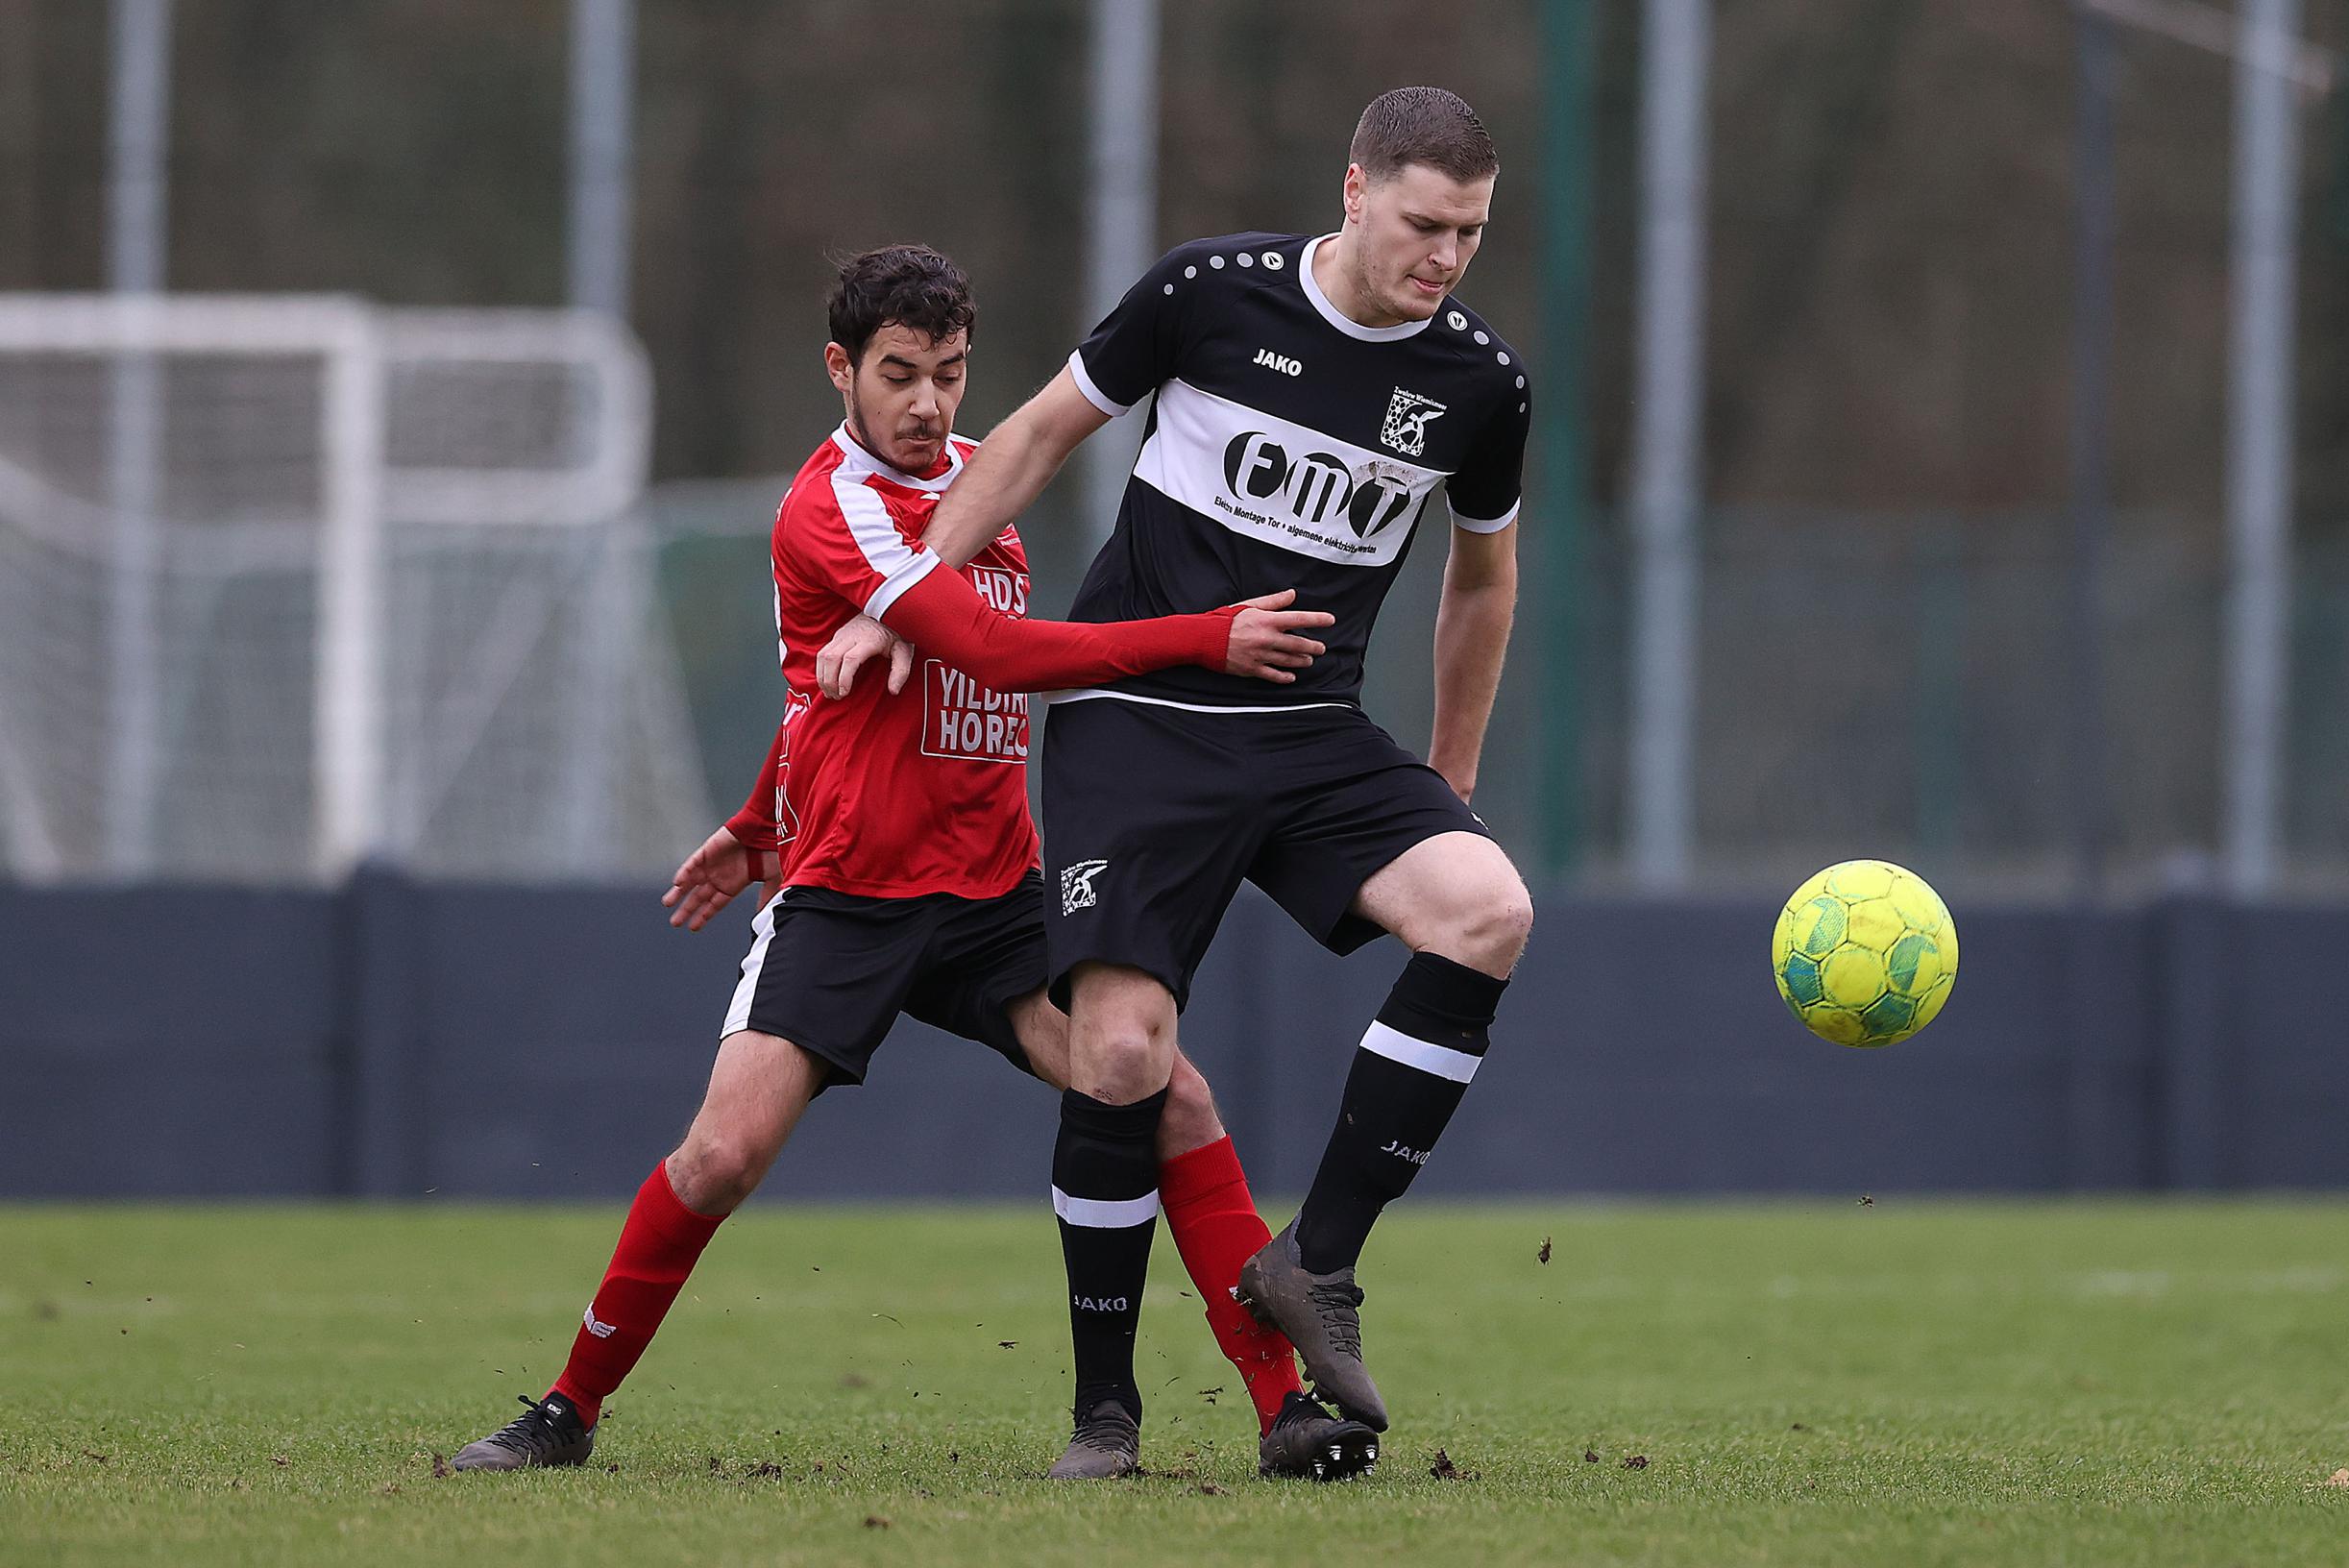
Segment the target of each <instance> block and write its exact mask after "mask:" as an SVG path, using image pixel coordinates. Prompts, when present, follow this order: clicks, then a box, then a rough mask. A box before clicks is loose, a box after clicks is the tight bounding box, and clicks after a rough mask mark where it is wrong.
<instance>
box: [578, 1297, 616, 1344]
mask: <svg viewBox="0 0 2349 1568" xmlns="http://www.w3.org/2000/svg"><path fill="white" fill-rule="evenodd" d="M579 1321H580V1322H582V1323H584V1324H586V1325H587V1332H588V1333H590V1334H592V1335H595V1336H596V1337H597V1338H599V1339H609V1338H610V1337H611V1336H612V1334H613V1332H614V1331H615V1330H617V1329H618V1328H619V1327H620V1325H619V1324H617V1323H605V1322H602V1321H600V1320H599V1319H598V1318H597V1316H596V1304H595V1303H594V1302H592V1301H591V1302H589V1303H588V1304H587V1311H583V1312H581V1313H580V1314H579Z"/></svg>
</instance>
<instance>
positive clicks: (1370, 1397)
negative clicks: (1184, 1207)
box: [1239, 1219, 1386, 1432]
mask: <svg viewBox="0 0 2349 1568" xmlns="http://www.w3.org/2000/svg"><path fill="white" fill-rule="evenodd" d="M1239 1299H1240V1301H1241V1302H1242V1303H1243V1304H1244V1305H1245V1306H1246V1307H1247V1309H1248V1310H1249V1311H1252V1312H1254V1313H1255V1314H1256V1315H1257V1318H1258V1319H1259V1321H1260V1322H1264V1323H1269V1324H1271V1325H1272V1326H1273V1327H1274V1328H1276V1329H1279V1330H1280V1331H1281V1332H1282V1333H1283V1334H1285V1335H1288V1342H1289V1343H1290V1344H1292V1345H1295V1346H1296V1347H1297V1355H1298V1357H1299V1358H1300V1359H1301V1360H1303V1361H1304V1362H1305V1373H1306V1376H1307V1377H1309V1378H1311V1379H1312V1380H1313V1391H1314V1392H1315V1393H1317V1394H1319V1395H1320V1396H1321V1397H1322V1398H1323V1399H1326V1400H1328V1401H1329V1402H1330V1403H1331V1404H1333V1405H1334V1406H1336V1407H1337V1408H1338V1409H1341V1410H1343V1411H1344V1412H1345V1413H1346V1414H1348V1415H1350V1416H1352V1417H1353V1418H1354V1419H1355V1420H1357V1421H1359V1422H1361V1423H1362V1424H1363V1425H1364V1426H1366V1427H1368V1428H1370V1429H1371V1430H1372V1431H1373V1432H1384V1431H1385V1430H1386V1401H1384V1400H1383V1399H1381V1398H1380V1397H1379V1385H1378V1384H1375V1383H1373V1382H1371V1381H1370V1369H1369V1368H1368V1367H1366V1366H1364V1365H1363V1364H1362V1319H1361V1314H1360V1311H1359V1309H1360V1307H1361V1305H1362V1292H1361V1290H1360V1288H1359V1287H1358V1286H1356V1285H1355V1283H1354V1269H1353V1268H1352V1266H1351V1265H1349V1266H1348V1267H1345V1268H1340V1269H1335V1270H1333V1271H1332V1272H1330V1273H1328V1274H1309V1273H1307V1272H1306V1271H1305V1265H1304V1264H1303V1263H1301V1262H1298V1261H1297V1222H1296V1221H1295V1220H1293V1219H1292V1220H1290V1221H1289V1222H1288V1224H1287V1226H1286V1227H1285V1229H1284V1230H1283V1231H1282V1232H1281V1234H1280V1235H1279V1236H1276V1237H1273V1238H1272V1239H1271V1240H1270V1241H1267V1242H1265V1243H1264V1246H1263V1250H1261V1251H1260V1252H1259V1253H1258V1254H1257V1255H1256V1256H1255V1257H1253V1258H1251V1259H1249V1260H1248V1261H1247V1262H1244V1263H1242V1264H1241V1265H1240V1269H1239Z"/></svg>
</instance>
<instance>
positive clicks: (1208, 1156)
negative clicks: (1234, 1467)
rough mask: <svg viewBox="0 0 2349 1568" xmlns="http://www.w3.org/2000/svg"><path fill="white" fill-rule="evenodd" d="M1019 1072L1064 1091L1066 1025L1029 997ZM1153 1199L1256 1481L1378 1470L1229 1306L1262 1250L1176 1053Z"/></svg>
mask: <svg viewBox="0 0 2349 1568" xmlns="http://www.w3.org/2000/svg"><path fill="white" fill-rule="evenodd" d="M1008 1011H1009V1013H1010V1015H1011V1018H1012V1023H1013V1027H1014V1028H1015V1030H1016V1031H1017V1033H1018V1036H1019V1042H1020V1047H1021V1048H1022V1049H1023V1050H1024V1051H1026V1052H1027V1056H1028V1066H1030V1067H1032V1068H1033V1069H1034V1070H1035V1072H1036V1074H1037V1076H1038V1077H1040V1078H1041V1079H1043V1080H1044V1082H1046V1083H1048V1084H1051V1085H1052V1086H1053V1087H1054V1088H1056V1089H1063V1090H1064V1089H1066V1088H1067V1087H1068V1017H1067V1015H1066V1014H1064V1013H1063V1012H1062V1011H1061V1010H1060V1009H1059V1008H1057V1007H1054V1006H1053V1005H1052V1003H1051V1002H1050V1000H1049V999H1048V998H1047V997H1046V996H1045V995H1044V993H1043V992H1040V991H1039V992H1032V993H1031V994H1029V995H1027V996H1023V997H1020V998H1019V999H1018V1000H1016V1001H1015V1002H1014V1003H1013V1004H1012V1005H1011V1007H1010V1009H1009V1010H1008ZM1158 1154H1159V1199H1160V1203H1161V1206H1162V1208H1163V1210H1164V1212H1165V1214H1166V1233H1167V1235H1169V1236H1170V1237H1173V1238H1174V1243H1175V1247H1176V1250H1177V1251H1179V1252H1180V1253H1181V1254H1182V1255H1183V1265H1184V1267H1185V1268H1186V1269H1187V1270H1188V1271H1189V1273H1190V1277H1191V1283H1192V1284H1193V1285H1195V1286H1198V1288H1199V1298H1200V1301H1201V1302H1202V1303H1203V1304H1204V1305H1205V1307H1206V1309H1207V1321H1208V1327H1209V1329H1210V1331H1211V1332H1212V1333H1213V1335H1215V1343H1216V1345H1217V1347H1218V1348H1220V1349H1221V1350H1222V1351H1223V1353H1224V1355H1225V1357H1226V1358H1227V1359H1229V1360H1231V1362H1232V1365H1233V1367H1234V1369H1235V1370H1236V1371H1237V1372H1238V1373H1239V1376H1240V1384H1241V1386H1242V1387H1243V1388H1245V1389H1246V1391H1247V1394H1248V1400H1249V1403H1250V1404H1251V1405H1253V1406H1254V1407H1255V1408H1256V1412H1257V1440H1258V1467H1259V1469H1260V1470H1261V1471H1262V1473H1263V1474H1265V1475H1268V1476H1303V1477H1310V1478H1312V1479H1314V1480H1319V1481H1338V1480H1343V1479H1345V1478H1347V1477H1350V1476H1357V1475H1360V1474H1363V1473H1365V1472H1366V1471H1368V1470H1370V1469H1371V1468H1372V1467H1373V1466H1375V1465H1376V1464H1377V1463H1378V1459H1379V1439H1378V1434H1377V1433H1374V1432H1372V1431H1371V1430H1370V1429H1369V1428H1368V1427H1365V1426H1363V1425H1361V1424H1360V1423H1359V1422H1356V1421H1345V1420H1339V1419H1337V1418H1335V1417H1334V1416H1332V1415H1331V1414H1330V1412H1329V1411H1328V1410H1326V1409H1323V1408H1322V1407H1321V1406H1320V1405H1319V1404H1318V1403H1316V1402H1315V1401H1313V1400H1312V1399H1310V1398H1309V1397H1308V1396H1307V1394H1306V1393H1305V1389H1304V1385H1303V1384H1301V1383H1300V1382H1299V1381H1298V1377H1297V1362H1296V1352H1295V1350H1294V1349H1293V1348H1292V1347H1291V1346H1290V1344H1289V1342H1288V1339H1287V1336H1286V1335H1283V1334H1282V1333H1281V1332H1280V1331H1279V1330H1278V1329H1274V1328H1271V1327H1269V1326H1268V1325H1265V1324H1262V1323H1260V1322H1258V1321H1257V1319H1256V1317H1255V1315H1254V1314H1253V1313H1251V1312H1250V1311H1248V1310H1247V1309H1246V1308H1245V1307H1243V1306H1241V1305H1240V1304H1239V1301H1238V1299H1237V1292H1236V1286H1237V1285H1238V1283H1239V1270H1240V1265H1241V1264H1243V1263H1245V1262H1247V1261H1248V1259H1249V1258H1250V1257H1252V1256H1253V1255H1254V1254H1255V1253H1256V1252H1258V1251H1259V1250H1260V1249H1261V1248H1262V1247H1263V1245H1264V1243H1265V1242H1267V1241H1269V1240H1270V1239H1271V1238H1272V1233H1271V1232H1270V1231H1268V1230H1266V1229H1265V1226H1264V1221H1263V1218H1262V1216H1260V1214H1259V1213H1257V1208H1256V1199H1255V1197H1254V1196H1253V1195H1252V1194H1251V1193H1250V1192H1249V1190H1248V1178H1247V1176H1246V1174H1245V1173H1244V1172H1243V1171H1242V1170H1241V1169H1240V1164H1239V1156H1238V1154H1237V1153H1236V1151H1235V1150H1234V1148H1233V1146H1232V1139H1231V1136H1230V1135H1229V1134H1228V1133H1226V1132H1225V1130H1224V1125H1223V1117H1222V1115H1220V1114H1219V1113H1218V1112H1217V1111H1216V1109H1215V1097H1214V1095H1213V1093H1212V1092H1211V1090H1209V1087H1208V1082H1207V1079H1206V1078H1205V1077H1203V1076H1202V1075H1201V1074H1200V1072H1199V1069H1198V1068H1197V1067H1195V1066H1192V1065H1191V1063H1190V1059H1189V1058H1187V1057H1186V1056H1184V1055H1183V1054H1182V1052H1181V1050H1180V1049H1179V1048H1178V1049H1177V1051H1176V1053H1175V1059H1174V1066H1173V1068H1172V1071H1171V1073H1170V1075H1169V1079H1168V1083H1167V1086H1166V1109H1165V1112H1164V1114H1163V1115H1162V1116H1161V1117H1160V1119H1159V1134H1158Z"/></svg>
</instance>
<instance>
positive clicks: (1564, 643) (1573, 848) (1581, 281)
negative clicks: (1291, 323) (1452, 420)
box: [1534, 0, 1599, 877]
mask: <svg viewBox="0 0 2349 1568" xmlns="http://www.w3.org/2000/svg"><path fill="white" fill-rule="evenodd" d="M1598 28H1599V21H1598V16H1597V14H1596V12H1594V10H1593V8H1591V7H1590V6H1589V5H1587V4H1585V3H1584V0H1548V3H1547V4H1545V5H1544V6H1543V7H1542V61H1543V73H1542V80H1543V98H1542V162H1543V189H1542V201H1543V212H1542V250H1541V267H1542V324H1541V325H1542V340H1543V347H1544V353H1543V356H1542V358H1543V366H1542V368H1543V371H1544V373H1545V374H1544V375H1543V378H1542V387H1541V393H1540V401H1541V406H1540V407H1539V408H1536V409H1535V410H1534V417H1535V418H1536V419H1537V420H1539V421H1540V422H1541V424H1540V436H1539V440H1540V444H1541V446H1540V450H1541V465H1542V466H1541V478H1542V487H1541V493H1540V496H1539V498H1538V499H1539V507H1538V514H1539V515H1538V519H1537V521H1536V523H1535V524H1534V527H1536V528H1537V529H1538V531H1539V537H1540V545H1539V550H1540V557H1539V559H1540V562H1541V567H1542V574H1541V584H1542V586H1541V611H1542V620H1541V640H1542V648H1543V655H1544V662H1545V664H1546V665H1547V666H1548V669H1549V672H1550V678H1549V680H1548V681H1547V682H1546V683H1545V685H1544V686H1543V689H1542V694H1541V700H1542V809H1541V812H1540V821H1541V834H1542V837H1541V860H1542V869H1543V870H1545V871H1546V872H1548V873H1549V874H1550V875H1551V876H1553V877H1565V876H1571V875H1572V874H1573V873H1574V871H1575V870H1576V869H1577V867H1578V865H1579V864H1580V861H1581V851H1582V837H1583V809H1582V761H1583V758H1582V683H1583V680H1584V674H1583V668H1582V660H1583V655H1584V649H1583V646H1582V645H1583V638H1582V629H1581V628H1582V620H1581V616H1582V593H1583V588H1582V573H1583V566H1582V563H1583V554H1582V531H1583V527H1584V520H1585V517H1586V515H1587V512H1588V508H1589V505H1590V464H1589V446H1588V442H1589V431H1588V428H1587V425H1586V400H1585V396H1584V389H1583V377H1584V374H1585V372H1586V370H1587V368H1588V359H1589V344H1590V199H1591V198H1590V186H1591V163H1592V158H1591V91H1592V87H1591V83H1592V77H1593V72H1592V68H1591V61H1592V57H1593V55H1594V53H1595V52H1596V48H1597V34H1598Z"/></svg>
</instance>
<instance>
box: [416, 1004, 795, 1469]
mask: <svg viewBox="0 0 2349 1568" xmlns="http://www.w3.org/2000/svg"><path fill="white" fill-rule="evenodd" d="M823 1071H824V1068H823V1066H822V1064H820V1063H819V1062H818V1061H817V1060H816V1059H815V1058H814V1057H812V1056H810V1055H809V1054H808V1053H807V1052H805V1051H803V1050H801V1049H800V1048H799V1047H798V1046H796V1045H794V1044H793V1043H792V1042H791V1041H787V1040H778V1039H776V1038H775V1037H774V1036H772V1035H764V1034H759V1033H757V1032H755V1031H752V1030H747V1029H746V1030H741V1031H738V1032H736V1033H734V1034H731V1035H728V1036H727V1037H726V1038H725V1039H724V1040H723V1041H721V1042H720V1044H719V1047H718V1060H717V1063H716V1064H715V1065H714V1066H712V1067H711V1069H710V1087H709V1090H708V1092H707V1093H705V1094H704V1095H703V1096H702V1101H701V1109H700V1111H699V1112H698V1113H697V1115H695V1117H694V1122H693V1126H692V1127H691V1128H689V1129H688V1130H687V1132H686V1134H685V1140H684V1141H683V1142H682V1143H680V1144H678V1145H677V1148H676V1150H675V1152H674V1153H673V1154H671V1155H670V1156H669V1158H668V1159H666V1160H664V1161H662V1162H661V1164H659V1165H658V1166H656V1167H655V1168H654V1169H653V1172H652V1174H651V1175H649V1176H648V1177H647V1178H645V1184H644V1186H643V1187H641V1188H638V1189H637V1193H636V1201H635V1202H634V1203H633V1204H632V1205H630V1206H629V1209H628V1217H627V1220H626V1222H625V1223H624V1225H623V1226H622V1227H621V1232H620V1243H619V1245H618V1247H617V1248H615V1249H614V1251H613V1253H612V1261H611V1263H610V1265H609V1266H608V1267H607V1268H606V1269H605V1271H604V1275H603V1283H602V1284H601V1285H599V1286H598V1287H597V1289H596V1294H595V1299H594V1300H593V1301H592V1302H590V1303H589V1305H588V1309H587V1311H586V1313H585V1315H584V1317H583V1319H582V1321H581V1324H580V1327H579V1332H578V1335H577V1336H576V1338H575V1340H574V1342H573V1344H572V1348H571V1359H570V1360H569V1362H568V1363H567V1364H566V1365H565V1366H564V1368H563V1374H562V1376H561V1377H559V1378H557V1379H556V1380H555V1383H554V1386H553V1387H552V1388H551V1389H550V1390H549V1391H548V1394H547V1397H546V1398H545V1399H543V1400H531V1399H528V1398H525V1399H524V1400H523V1403H524V1404H525V1405H526V1406H528V1407H529V1409H528V1410H527V1411H526V1413H524V1414H523V1415H521V1416H518V1417H517V1418H516V1419H514V1420H513V1421H511V1422H509V1423H508V1424H507V1425H506V1426H504V1427H502V1428H501V1429H500V1430H499V1431H497V1432H495V1433H491V1434H490V1435H488V1436H486V1437H483V1438H480V1439H478V1440H477V1441H475V1442H471V1443H468V1444H466V1445H465V1446H464V1447H463V1448H462V1449H459V1450H458V1451H457V1456H456V1459H455V1467H456V1468H457V1469H459V1470H521V1469H527V1468H532V1467H536V1466H543V1465H565V1464H579V1463H583V1462H584V1461H585V1460H586V1458H587V1456H588V1455H589V1453H590V1452H592V1451H593V1450H594V1448H595V1444H596V1433H595V1428H596V1421H597V1418H598V1417H599V1415H600V1414H601V1412H602V1407H603V1401H604V1400H605V1399H606V1398H607V1397H609V1396H610V1394H611V1392H612V1390H614V1389H615V1388H618V1387H619V1386H620V1384H621V1380H622V1379H624V1378H625V1377H626V1376H627V1375H628V1372H629V1370H630V1369H631V1368H633V1367H634V1366H635V1365H636V1362H637V1360H638V1358H640V1357H641V1356H643V1355H644V1353H645V1349H646V1347H647V1346H648V1345H649V1344H650V1343H651V1342H652V1335H653V1333H654V1331H656V1330H657V1329H658V1328H659V1327H660V1325H661V1319H662V1318H663V1317H664V1316H666V1315H667V1313H668V1311H669V1308H670V1305H671V1303H673V1302H674V1301H675V1300H676V1298H677V1291H678V1290H679V1289H681V1288H682V1287H683V1286H684V1284H685V1279H686V1276H687V1275H688V1274H690V1273H691V1272H692V1271H693V1266H694V1263H695V1262H696V1261H697V1260H698V1259H699V1258H700V1256H701V1249H702V1248H703V1247H704V1246H706V1245H708V1243H709V1239H710V1237H711V1236H712V1235H714V1234H715V1233H716V1232H717V1229H718V1225H719V1222H720V1221H721V1220H722V1219H724V1218H725V1216H726V1215H728V1214H730V1213H733V1212H734V1211H735V1210H736V1209H737V1208H739V1207H740V1206H741V1204H742V1202H743V1200H744V1199H745V1198H747V1197H748V1196H749V1195H750V1194H751V1193H752V1192H753V1191H754V1190H756V1189H757V1188H758V1185H759V1183H760V1181H761V1180H762V1179H764V1178H765V1176H766V1174H767V1171H768V1167H770V1166H771V1165H772V1164H774V1161H775V1156H776V1155H777V1154H780V1153H781V1152H782V1149H783V1145H784V1143H785V1141H786V1140H788V1139H790V1137H791V1134H792V1129H793V1128H794V1127H796V1126H797V1125H798V1123H799V1117H800V1115H801V1113H803V1112H805V1111H806V1110H807V1106H808V1101H809V1100H811V1099H813V1098H814V1097H815V1094H816V1090H817V1089H818V1087H819V1086H820V1084H821V1083H822V1081H823V1080H822V1074H823Z"/></svg>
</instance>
